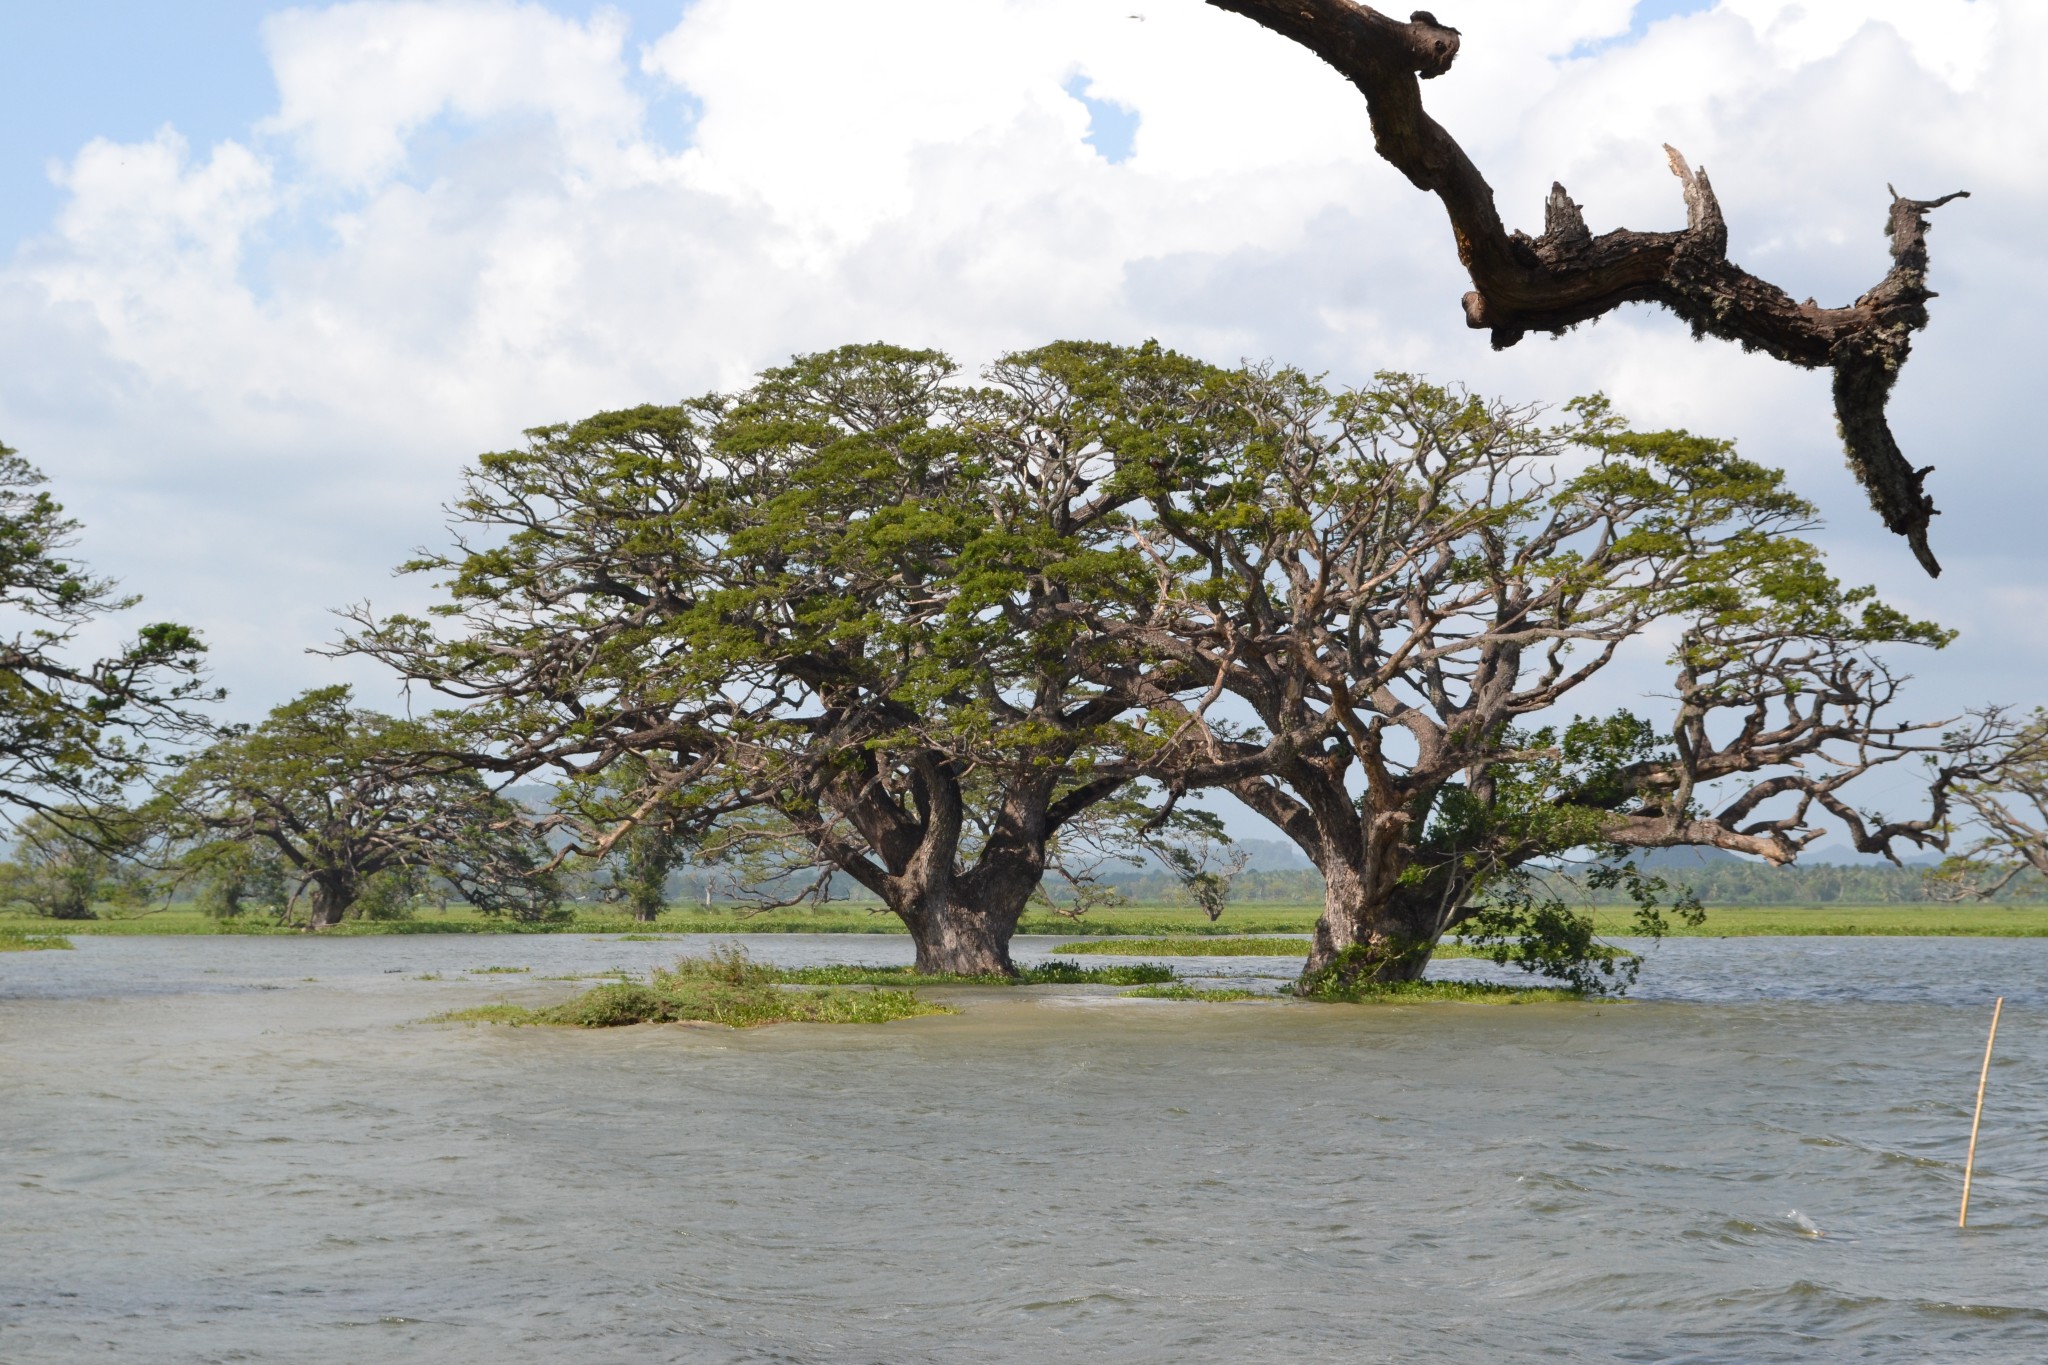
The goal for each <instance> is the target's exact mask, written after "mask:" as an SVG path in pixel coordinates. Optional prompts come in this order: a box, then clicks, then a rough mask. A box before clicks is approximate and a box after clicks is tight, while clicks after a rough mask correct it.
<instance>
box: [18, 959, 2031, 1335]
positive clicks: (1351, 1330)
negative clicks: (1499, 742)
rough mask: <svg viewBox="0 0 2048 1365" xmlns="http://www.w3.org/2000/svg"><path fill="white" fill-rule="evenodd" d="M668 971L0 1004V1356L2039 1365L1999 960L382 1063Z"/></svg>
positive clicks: (41, 989) (641, 1035)
mask: <svg viewBox="0 0 2048 1365" xmlns="http://www.w3.org/2000/svg"><path fill="white" fill-rule="evenodd" d="M706 941H707V940H669V941H666V942H659V943H645V942H622V941H619V940H616V939H589V938H580V937H569V936H507V937H503V938H489V937H477V936H467V935H460V936H449V937H445V938H443V937H432V938H429V937H405V938H382V939H379V938H345V939H319V940H302V939H275V938H232V937H230V938H158V939H147V938H80V939H79V940H77V942H78V945H79V946H78V949H77V950H76V951H75V952H70V953H20V954H8V955H5V956H4V957H0V1360H5V1361H7V1362H10V1365H14V1363H17V1362H42V1361H75V1360H82V1359H110V1360H137V1361H151V1362H155V1361H229V1360H236V1361H328V1360H345V1361H348V1362H351V1365H376V1363H378V1362H387V1361H389V1362H399V1361H404V1362H412V1361H419V1360H425V1359H433V1360H437V1361H452V1362H468V1361H478V1362H483V1361H491V1362H527V1361H532V1362H543V1361H545V1362H550V1365H555V1363H557V1362H582V1361H592V1362H608V1361H636V1362H637V1361H691V1362H695V1361H707V1362H723V1361H735V1362H738V1361H761V1362H768V1361H780V1362H827V1361H830V1362H840V1361H855V1362H861V1361H873V1362H878V1363H880V1362H892V1363H893V1362H924V1361H931V1362H938V1361H1040V1360H1044V1361H1064V1360H1084V1359H1085V1360H1091V1361H1132V1362H1137V1361H1147V1362H1150V1361H1161V1360H1171V1359H1185V1360H1201V1361H1208V1360H1218V1361H1221V1360H1232V1361H1281V1360H1286V1361H1291V1362H1298V1361H1303V1360H1346V1361H1349V1360H1368V1361H1369V1360H1386V1361H1404V1362H1406V1361H1439V1360H1440V1361H1459V1362H1463V1361H1476V1360H1543V1359H1556V1360H1612V1361H1776V1360H1785V1361H1792V1360H1797V1361H1810V1360H1816V1359H1825V1360H1873V1361H1878V1360H1882V1361H1894V1360H1896V1361H1920V1360H1943V1361H2028V1362H2036V1361H2039V1360H2042V1359H2048V1274H2044V1273H2043V1271H2042V1269H2041V1267H2042V1266H2043V1265H2044V1264H2048V1141H2044V1139H2048V1030H2044V1024H2048V998H2044V994H2048V992H2044V983H2048V940H2040V939H2032V940H1985V939H1847V938H1829V939H1782V938H1781V939H1747V940H1744V939H1735V940H1677V941H1673V942H1669V943H1666V944H1665V945H1663V946H1662V947H1661V948H1660V949H1658V951H1657V953H1656V955H1655V957H1654V958H1653V961H1652V965H1651V967H1650V968H1649V969H1648V970H1647V971H1646V972H1645V974H1644V979H1643V982H1642V985H1641V986H1640V987H1639V989H1638V992H1637V996H1638V998H1637V999H1636V1000H1633V1001H1631V1002H1629V1003H1626V1004H1619V1005H1617V1004H1604V1005H1578V1006H1515V1007H1482V1006H1442V1005H1432V1006H1403V1007H1392V1008H1390V1007H1328V1006H1312V1005H1304V1004H1298V1003H1293V1002H1274V1003H1253V1004H1247V1005H1229V1006H1218V1005H1187V1004H1177V1003H1172V1002H1154V1001H1135V1000H1125V999H1122V998H1120V997H1119V996H1118V995H1117V994H1116V993H1115V992H1114V991H1105V990H1100V989H1088V988H1077V989H1065V988H1032V989H1029V990H1023V991H1010V992H1002V991H993V990H957V991H946V992H935V994H940V995H943V996H944V997H945V998H947V999H950V1000H952V1001H954V1002H955V1003H958V1004H960V1005H961V1006H962V1007H963V1008H964V1009H965V1011H966V1013H964V1014H963V1015H960V1016H956V1017H950V1018H944V1017H942V1018H931V1019H919V1020H909V1021H904V1022H901V1023H897V1024H891V1025H887V1026H883V1027H880V1028H872V1027H870V1028H858V1027H847V1028H821V1027H814V1026H810V1027H782V1028H774V1029H761V1030H753V1031H749V1032H737V1033H736V1032H731V1031H727V1030H722V1029H712V1028H702V1027H686V1026H666V1027H644V1028H636V1029H627V1030H619V1031H615V1032H606V1033H583V1032H568V1031H560V1030H548V1029H518V1030H513V1029H504V1028H493V1027H477V1026H463V1025H444V1024H422V1023H419V1022H418V1021H419V1020H421V1019H423V1018H424V1017H426V1016H428V1015H430V1014H433V1013H436V1012H438V1011H441V1010H446V1009H449V1008H453V1007H458V1006H461V1005H467V1004H474V1003H481V1002H483V1001H487V1000H492V999H499V998H504V999H514V1000H522V1001H544V1000H549V999H554V998H558V997H559V996H561V995H563V994H566V993H568V992H570V991H573V990H576V989H578V986H577V985H576V984H574V983H569V982H549V981H544V980H537V979H535V978H537V977H541V976H546V975H570V974H577V973H590V972H597V971H603V970H606V969H608V968H613V967H622V968H626V969H628V970H631V971H636V972H637V971H640V970H643V969H644V968H646V967H647V966H650V965H653V964H656V963H659V962H664V961H666V960H668V959H669V958H671V957H673V956H675V955H676V953H677V952H678V951H680V950H682V949H684V948H690V947H695V946H698V945H701V944H702V943H703V942H706ZM1054 941H1055V940H1050V939H1048V940H1038V941H1027V942H1026V943H1025V944H1024V947H1025V950H1026V951H1025V953H1024V955H1025V956H1027V957H1032V956H1036V955H1041V954H1042V953H1043V951H1044V949H1046V948H1048V947H1050V946H1051V944H1052V943H1053V942H1054ZM749 946H750V948H751V949H752V950H753V951H754V952H755V953H756V954H757V955H759V956H762V957H766V958H771V959H773V960H779V961H868V962H891V961H907V960H908V956H909V944H908V942H907V941H904V940H900V939H891V938H877V937H870V936H865V935H863V936H843V937H822V936H821V937H800V936H785V935H764V936H760V937H757V938H755V939H753V940H751V941H750V944H749ZM1090 960H1091V961H1103V960H1104V959H1099V958H1098V959H1090ZM1182 965H1183V966H1184V968H1185V969H1186V970H1187V971H1189V972H1190V973H1200V974H1205V975H1209V976H1214V977H1217V978H1221V979H1241V980H1246V981H1249V982H1251V983H1253V984H1260V983H1264V984H1268V985H1270V984H1272V983H1273V982H1274V981H1277V980H1278V979H1281V978H1283V977H1284V976H1285V975H1287V974H1288V973H1289V971H1290V970H1291V964H1290V963H1288V962H1287V961H1285V960H1279V959H1274V960H1266V959H1217V958H1202V959H1188V960H1186V961H1185V962H1184V963H1183V964H1182ZM489 966H523V967H528V968H530V969H531V971H530V972H529V973H526V974H513V973H504V974H494V975H481V974H476V973H474V972H472V971H471V970H470V969H474V968H481V967H489ZM1439 970H1440V971H1441V973H1442V974H1444V975H1489V974H1493V973H1495V972H1496V971H1497V969H1494V968H1491V967H1489V966H1486V965H1484V964H1473V963H1467V962H1453V963H1445V964H1442V965H1441V967H1440V969H1439ZM427 975H438V976H440V977H441V978H442V979H440V980H422V979H420V978H421V977H423V976H427ZM308 977H311V978H315V979H313V980H306V979H304V978H308ZM2001 993H2002V994H2004V995H2005V996H2006V997H2007V1006H2006V1013H2005V1022H2004V1024H2003V1025H2002V1026H2001V1029H2000V1035H1999V1037H2000V1046H1999V1054H1998V1056H1999V1060H1998V1062H1997V1064H1996V1065H1995V1066H1994V1067H1993V1069H1992V1080H1991V1096H1990V1100H1989V1104H1988V1107H1987V1113H1986V1119H1985V1132H1984V1137H1983V1139H1982V1143H1981V1146H1980V1150H1979V1157H1978V1162H1979V1169H1978V1180H1977V1192H1976V1195H1975V1197H1974V1200H1973V1207H1972V1214H1973V1218H1972V1226H1971V1228H1969V1229H1968V1230H1967V1231H1963V1232H1958V1231H1957V1229H1956V1228H1955V1227H1954V1221H1955V1207H1956V1197H1957V1195H1958V1193H1959V1189H1960V1183H1961V1162H1962V1157H1963V1150H1964V1143H1965V1141H1966V1139H1967V1135H1968V1126H1969V1108H1968V1106H1969V1104H1970V1101H1971V1098H1972V1095H1973V1092H1974V1088H1975V1083H1976V1070H1977V1063H1978V1060H1979V1058H1980V1056H1981V1051H1982V1047H1983V1028H1984V1024H1985V1023H1986V1022H1987V1019H1988V1014H1989V1008H1988V1006H1989V1001H1990V998H1991V997H1992V996H1993V995H1994V994H2001Z"/></svg>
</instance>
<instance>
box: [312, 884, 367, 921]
mask: <svg viewBox="0 0 2048 1365" xmlns="http://www.w3.org/2000/svg"><path fill="white" fill-rule="evenodd" d="M355 899H356V897H355V885H354V883H352V882H349V881H345V880H342V879H339V878H336V879H333V880H325V879H323V880H319V881H315V882H314V883H313V908H312V909H311V911H310V912H308V917H307V920H306V927H307V928H308V929H327V928H331V927H332V926H334V925H337V924H339V923H341V917H342V916H343V915H345V914H347V913H348V908H349V906H351V905H353V904H355Z"/></svg>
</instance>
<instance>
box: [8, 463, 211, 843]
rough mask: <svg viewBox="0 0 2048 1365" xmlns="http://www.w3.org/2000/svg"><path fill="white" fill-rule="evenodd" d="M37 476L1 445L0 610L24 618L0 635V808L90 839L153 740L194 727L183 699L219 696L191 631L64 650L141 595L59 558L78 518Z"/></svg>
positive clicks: (142, 768) (150, 764)
mask: <svg viewBox="0 0 2048 1365" xmlns="http://www.w3.org/2000/svg"><path fill="white" fill-rule="evenodd" d="M43 483H44V479H43V476H42V474H41V473H40V472H38V471H37V470H36V469H35V467H34V466H32V465H30V464H29V463H28V462H27V461H26V460H23V459H22V458H21V457H20V456H19V455H18V454H16V453H15V451H14V450H12V449H10V448H9V447H7V446H5V445H0V617H4V618H7V619H8V621H9V624H13V623H15V622H20V623H23V625H24V628H20V629H17V630H15V633H14V634H13V635H12V636H11V637H5V636H0V814H5V813H7V812H8V811H9V808H11V809H12V811H13V812H15V813H20V812H30V813H40V814H42V815H44V816H45V817H46V818H50V819H57V820H60V821H63V822H65V823H68V824H71V825H72V826H74V828H76V829H78V830H79V831H80V832H82V833H85V834H87V835H93V834H94V833H96V831H97V830H98V827H99V819H100V816H101V813H102V812H105V811H107V810H109V809H110V808H117V807H118V805H119V803H120V801H121V799H122V796H123V794H124V792H125V789H126V788H127V787H128V786H129V785H130V784H132V783H134V782H136V781H137V780H139V779H141V778H143V777H145V776H147V775H148V774H149V773H150V772H151V771H153V770H154V768H155V766H156V763H157V756H156V755H155V754H153V753H152V752H151V749H150V747H149V746H150V743H151V742H153V741H165V740H169V741H178V740H183V739H186V738H189V737H190V736H192V735H194V734H196V733H198V732H199V731H200V730H201V729H203V723H202V722H201V720H200V719H199V717H198V716H197V715H196V714H195V713H194V712H193V711H192V709H191V707H192V704H193V703H197V702H203V701H210V700H213V699H215V698H217V697H218V696H219V693H218V692H216V691H213V690H210V689H208V688H207V686H206V684H205V680H204V678H203V676H202V674H201V668H202V665H203V661H204V656H205V652H206V646H205V645H204V644H203V643H201V641H200V639H199V636H198V635H197V633H196V632H194V631H192V630H190V629H188V628H186V627H184V626H179V625H173V624H171V623H169V622H159V623H156V624H153V625H146V626H143V627H142V628H141V629H140V630H138V631H137V632H136V633H135V634H134V636H133V637H132V638H130V639H129V640H128V641H127V642H126V643H124V644H122V645H121V646H120V647H119V648H118V649H117V650H116V651H115V652H114V653H112V654H110V655H107V656H105V657H103V658H99V659H91V660H73V659H70V658H68V657H67V655H68V653H69V646H70V645H71V644H72V642H73V641H74V639H75V638H76V636H77V635H78V633H79V632H80V631H81V630H83V629H86V628H87V627H89V626H91V625H93V624H94V623H96V622H98V621H100V620H102V619H103V618H105V617H108V616H111V615H114V614H117V613H120V612H124V611H126V610H128V609H129V608H131V607H133V606H135V605H136V603H137V602H138V601H139V600H140V599H139V598H135V597H124V596H121V595H120V594H119V593H118V592H117V590H116V588H115V585H114V584H113V582H112V581H110V580H108V579H104V578H95V577H93V576H92V575H91V574H89V573H88V572H87V571H86V570H85V569H84V568H83V567H82V566H81V565H79V564H78V563H77V562H76V561H74V560H73V559H71V558H70V557H69V556H68V555H67V554H65V551H66V549H68V548H69V547H70V545H71V544H72V543H73V542H74V540H75V539H76V536H77V532H78V523H77V522H76V521H75V520H73V519H71V518H69V517H66V516H65V515H64V509H63V507H62V506H61V505H59V504H58V503H57V502H56V501H55V500H54V499H53V498H51V496H50V495H49V494H48V493H47V492H45V491H44V490H43V488H42V484H43Z"/></svg>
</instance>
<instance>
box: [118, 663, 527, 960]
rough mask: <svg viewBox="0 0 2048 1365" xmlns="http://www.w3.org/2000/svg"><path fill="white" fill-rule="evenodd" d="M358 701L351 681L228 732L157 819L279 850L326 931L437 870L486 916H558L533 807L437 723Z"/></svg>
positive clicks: (195, 764)
mask: <svg viewBox="0 0 2048 1365" xmlns="http://www.w3.org/2000/svg"><path fill="white" fill-rule="evenodd" d="M349 703H350V693H349V689H348V688H347V687H324V688H318V689H315V690H313V691H310V692H307V693H304V694H302V695H301V696H299V697H298V698H296V699H294V700H292V701H290V702H287V703H285V704H284V705H282V706H279V707H278V708H276V709H275V710H273V711H272V712H271V713H270V715H269V717H268V718H267V719H266V720H264V721H263V723H262V724H260V725H258V726H256V727H254V728H253V729H248V730H243V731H239V732H236V733H232V734H230V735H228V736H227V737H225V738H223V739H221V740H219V741H218V742H216V743H215V744H213V745H211V746H210V747H208V748H207V749H206V750H204V751H203V752H201V753H199V754H197V755H195V756H194V757H192V758H191V759H190V760H189V761H188V762H186V763H185V764H184V765H183V766H182V767H181V768H180V770H179V771H178V772H177V773H176V775H175V776H173V777H172V778H171V779H170V780H169V781H168V782H167V783H166V784H165V785H164V787H163V790H162V793H161V795H160V796H159V797H158V801H157V811H158V812H159V815H160V817H161V818H162V819H164V820H165V821H166V822H167V823H168V824H169V826H170V827H171V828H173V829H175V830H179V831H181V832H182V834H183V837H185V838H186V839H187V840H189V841H192V842H195V843H202V844H216V843H219V842H221V841H230V842H235V843H241V844H244V845H250V846H252V848H251V851H250V854H249V857H250V859H251V860H252V865H254V866H260V865H261V859H262V858H263V857H265V856H273V855H274V856H275V858H277V859H278V860H279V861H281V863H282V864H283V867H284V875H285V877H286V878H287V879H288V880H289V881H290V882H291V883H292V885H293V888H294V889H293V892H292V899H293V901H296V900H297V899H298V898H299V897H300V896H307V897H308V899H309V902H310V904H309V914H308V923H309V926H310V927H312V928H316V929H318V928H325V927H327V926H330V925H333V924H338V923H340V922H341V920H342V919H343V918H344V917H346V916H347V915H349V914H350V912H351V910H352V909H355V908H356V907H357V906H358V903H359V902H360V901H361V900H362V899H363V897H364V896H365V895H366V894H369V893H371V892H372V890H373V889H374V890H376V892H377V893H378V894H377V897H376V899H375V904H376V905H377V906H379V907H381V909H382V910H383V911H384V912H389V911H390V910H391V908H392V906H393V904H395V900H394V897H395V896H396V894H397V893H398V892H399V891H401V890H404V889H405V888H413V889H415V890H416V889H417V886H418V884H417V883H416V882H415V881H414V880H412V879H413V878H414V876H415V874H423V873H427V872H431V873H433V874H436V875H438V876H440V877H443V878H446V879H447V880H448V881H449V882H451V883H453V884H454V885H455V886H456V887H457V888H458V889H460V890H461V891H462V893H463V894H464V895H465V896H466V897H467V898H468V899H469V900H470V902H471V903H472V904H474V905H475V906H476V907H477V908H478V909H479V910H482V911H483V912H484V913H486V914H502V915H509V916H510V917H512V918H514V919H526V920H530V919H542V918H546V917H548V916H550V915H551V914H553V913H554V912H555V908H556V905H557V901H558V895H557V890H556V887H555V882H554V877H553V875H552V873H550V872H548V871H547V870H546V869H547V865H548V864H549V862H550V861H551V858H550V855H549V853H548V850H547V848H546V846H545V845H544V844H543V843H542V842H541V840H540V838H539V836H538V834H537V833H536V832H535V830H534V828H533V826H532V824H531V822H530V821H529V820H528V819H527V817H526V815H525V813H524V812H522V811H521V810H519V809H518V808H517V807H516V806H514V805H513V804H512V803H511V802H508V801H505V800H504V799H502V798H500V797H499V796H497V795H496V794H495V793H493V792H492V791H491V790H490V788H489V787H488V786H487V785H486V784H485V782H484V781H483V779H482V777H481V776H479V775H478V773H477V772H476V771H475V770H474V769H473V768H470V767H467V766H465V765H464V764H462V763H461V762H460V761H459V760H456V759H453V758H451V757H450V755H449V750H448V741H447V737H446V735H445V734H444V733H443V732H442V730H441V728H440V727H439V726H438V725H437V724H436V723H434V722H430V721H421V720H408V719H399V718H397V717H393V716H387V715H383V714H381V713H379V712H376V711H369V710H364V709H361V708H357V707H354V706H351V705H350V704H349ZM259 850H267V853H266V852H261V851H259ZM379 878H383V879H384V880H383V881H381V882H380V881H379V880H378V879H379ZM411 894H412V891H411V890H406V895H407V896H408V897H409V896H410V895H411Z"/></svg>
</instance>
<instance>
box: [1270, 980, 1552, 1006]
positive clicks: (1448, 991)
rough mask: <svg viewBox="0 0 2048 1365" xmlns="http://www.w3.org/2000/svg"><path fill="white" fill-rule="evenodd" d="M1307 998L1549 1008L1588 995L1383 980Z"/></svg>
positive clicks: (1490, 985) (1461, 983)
mask: <svg viewBox="0 0 2048 1365" xmlns="http://www.w3.org/2000/svg"><path fill="white" fill-rule="evenodd" d="M1296 994H1303V993H1302V992H1299V991H1297V992H1296ZM1305 998H1307V999H1310V1000H1321V1001H1327V1002H1330V1003H1333V1004H1344V1005H1404V1004H1406V1005H1415V1004H1456V1005H1549V1004H1560V1003H1569V1002H1572V1001H1577V1000H1583V999H1585V995H1584V994H1583V993H1582V992H1580V991H1575V990H1572V989H1571V988H1570V987H1563V986H1501V985H1496V984H1494V983H1493V982H1490V981H1379V982H1361V983H1359V984H1358V985H1356V986H1352V987H1349V988H1339V987H1325V988H1324V989H1322V990H1319V991H1316V992H1314V993H1312V994H1307V995H1306V996H1305Z"/></svg>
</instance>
